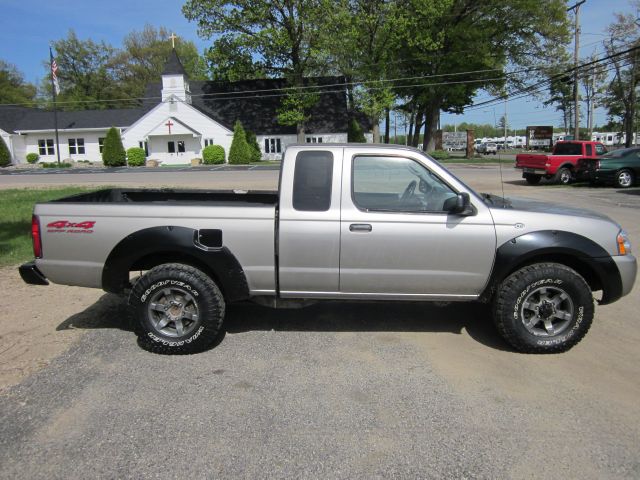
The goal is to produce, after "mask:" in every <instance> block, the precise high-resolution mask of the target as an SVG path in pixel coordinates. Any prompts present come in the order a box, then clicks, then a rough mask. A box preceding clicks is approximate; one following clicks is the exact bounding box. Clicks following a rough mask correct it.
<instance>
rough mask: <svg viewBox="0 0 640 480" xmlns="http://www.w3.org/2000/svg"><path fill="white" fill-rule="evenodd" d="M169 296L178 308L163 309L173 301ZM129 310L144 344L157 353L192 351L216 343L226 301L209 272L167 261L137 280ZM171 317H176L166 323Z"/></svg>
mask: <svg viewBox="0 0 640 480" xmlns="http://www.w3.org/2000/svg"><path fill="white" fill-rule="evenodd" d="M169 299H170V300H171V302H173V303H175V312H174V311H173V310H172V309H171V308H169V310H168V311H163V309H164V310H167V308H164V307H166V305H167V304H169V303H171V302H170V301H169ZM154 300H155V301H154ZM129 312H130V317H131V318H130V319H131V322H132V325H133V329H134V331H135V333H136V335H138V343H139V344H140V346H141V347H142V348H144V349H146V350H149V351H151V352H154V353H162V354H190V353H197V352H201V351H203V350H206V349H207V348H209V347H211V346H212V345H213V344H214V342H215V341H216V338H217V337H218V334H219V333H220V329H221V327H222V321H223V319H224V313H225V302H224V297H223V296H222V293H221V292H220V289H219V288H218V287H217V286H216V284H215V283H214V282H213V280H212V279H211V278H210V277H209V276H208V275H206V274H205V273H203V272H202V271H200V270H198V269H197V268H194V267H191V266H189V265H183V264H180V263H167V264H163V265H159V266H157V267H154V268H152V269H151V270H149V271H148V272H147V273H146V274H145V275H143V276H142V277H141V278H140V279H139V280H138V281H137V282H136V283H135V285H134V286H133V288H132V289H131V293H130V294H129ZM172 313H175V317H173V316H171V314H172ZM194 314H195V317H196V318H195V319H194ZM183 315H184V317H183ZM169 318H172V319H174V320H172V321H169V323H165V324H164V325H163V323H164V322H166V321H167V319H169ZM185 320H186V321H185ZM178 322H179V323H180V325H181V326H182V328H181V329H178ZM172 325H173V328H172ZM161 327H162V328H161ZM173 330H175V331H173ZM180 332H182V333H183V334H182V335H180Z"/></svg>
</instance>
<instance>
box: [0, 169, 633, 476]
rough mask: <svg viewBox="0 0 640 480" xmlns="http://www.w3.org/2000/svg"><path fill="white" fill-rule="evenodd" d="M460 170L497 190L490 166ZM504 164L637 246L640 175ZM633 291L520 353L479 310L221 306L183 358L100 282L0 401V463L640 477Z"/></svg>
mask: <svg viewBox="0 0 640 480" xmlns="http://www.w3.org/2000/svg"><path fill="white" fill-rule="evenodd" d="M454 169H455V170H456V172H457V173H458V174H459V175H461V177H462V178H463V179H464V180H465V181H467V182H469V183H470V184H472V185H473V186H475V187H478V188H482V189H485V187H487V188H486V189H487V190H489V191H494V193H497V192H499V191H500V182H499V180H496V177H497V170H496V169H493V168H469V167H455V168H454ZM228 173H230V174H231V173H233V174H234V175H240V173H238V172H228ZM271 173H273V172H251V173H242V175H244V176H245V177H244V180H245V181H248V182H249V183H252V182H253V183H256V184H260V182H263V183H262V185H264V187H265V188H269V187H270V185H268V182H271V181H273V178H271V177H269V178H266V179H264V178H258V179H256V178H255V177H253V176H254V175H255V176H260V175H263V174H271ZM218 174H219V173H218V172H215V175H218ZM247 176H248V177H247ZM505 177H506V181H505V183H504V186H505V190H506V191H507V192H508V193H509V194H517V195H521V196H530V197H534V198H543V199H547V200H550V201H554V202H558V203H567V204H571V205H576V206H589V207H591V208H594V209H596V210H598V211H601V212H603V213H606V214H609V215H612V216H614V217H615V218H616V219H618V220H619V221H620V222H621V223H622V224H623V225H625V226H626V227H627V228H628V229H629V231H630V234H631V237H632V240H633V242H634V244H635V245H640V222H638V219H639V217H640V215H639V213H638V212H640V210H639V208H638V207H640V189H632V190H627V191H616V190H614V189H605V188H599V189H592V188H586V187H585V188H579V187H574V188H565V187H543V186H537V187H531V186H527V185H524V184H523V182H522V181H520V180H518V179H517V176H516V175H514V174H513V172H511V174H509V173H506V175H505ZM56 178H60V177H56ZM234 178H235V177H234ZM240 180H242V178H241V179H240ZM184 181H185V182H187V184H190V183H189V182H190V179H189V178H188V177H187V179H186V180H184ZM38 292H42V293H41V294H44V295H46V289H42V290H38ZM638 293H639V288H638V286H636V288H635V290H634V291H633V292H632V294H631V295H630V296H628V297H626V298H625V299H624V300H623V301H621V302H618V303H616V304H613V305H609V306H605V307H598V308H597V316H596V320H595V322H594V326H593V327H592V329H591V331H590V332H589V334H588V335H587V337H586V338H585V340H584V341H583V342H582V343H581V344H579V345H578V346H577V347H576V348H574V349H573V350H571V351H570V352H568V353H565V354H561V355H551V356H535V355H520V354H517V353H514V352H512V351H511V350H510V349H509V348H508V347H507V346H506V345H505V343H504V342H503V341H502V340H501V339H500V338H499V337H498V336H497V334H496V332H495V330H494V328H493V327H492V325H491V323H490V322H489V321H488V320H487V317H488V313H487V311H486V309H484V308H482V307H479V306H477V305H450V306H446V307H440V308H438V307H435V306H430V305H421V304H406V305H399V304H357V303H328V304H322V305H316V306H313V307H310V308H307V309H302V310H284V311H273V310H268V309H266V308H261V307H257V306H253V305H237V306H232V307H230V308H229V312H228V317H227V321H226V335H225V336H224V338H222V339H221V342H220V344H219V345H218V346H217V347H216V348H214V349H212V350H210V351H208V352H205V353H202V354H199V355H194V356H183V357H163V356H158V355H152V354H150V353H147V352H145V351H143V350H141V349H140V348H138V346H137V345H136V342H135V338H134V335H133V333H131V332H130V331H129V329H128V327H127V325H126V323H125V322H124V320H123V318H124V305H123V303H122V301H121V300H120V299H119V298H118V297H115V296H112V295H107V294H105V295H104V296H102V298H101V299H100V300H99V301H98V302H97V303H96V304H94V305H87V306H86V308H85V309H84V310H82V309H79V311H78V313H77V314H75V315H73V316H72V317H70V318H61V319H60V325H59V327H58V330H61V331H62V330H65V329H69V328H77V329H82V330H84V331H86V334H85V335H84V336H83V337H82V338H81V340H80V341H79V343H77V344H76V345H75V346H74V347H73V348H72V349H71V350H70V351H68V352H67V353H66V354H64V355H63V356H61V357H59V358H58V359H56V360H55V361H54V362H53V363H52V364H51V365H49V366H48V367H47V368H45V369H44V370H41V371H40V372H38V373H37V374H35V375H33V376H32V377H30V378H28V379H27V380H25V381H24V382H23V383H22V384H20V385H19V386H17V387H15V388H13V389H11V390H9V391H8V392H7V393H6V394H5V395H3V398H2V399H1V400H2V401H1V402H0V477H2V478H30V479H31V478H42V479H45V478H46V479H52V478H85V477H87V476H90V477H98V478H141V477H151V478H176V477H179V478H189V477H196V478H202V477H204V478H363V479H370V478H425V477H428V478H593V479H599V478H616V479H617V478H638V477H639V476H640V460H639V459H640V402H638V398H640V384H639V382H638V378H640V371H639V370H640V349H639V348H638V344H639V342H640V330H639V329H638V328H637V312H638V311H639V310H640V296H639V295H638Z"/></svg>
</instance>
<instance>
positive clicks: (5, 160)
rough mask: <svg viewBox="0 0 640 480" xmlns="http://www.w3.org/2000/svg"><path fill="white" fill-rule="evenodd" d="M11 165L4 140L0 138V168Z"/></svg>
mask: <svg viewBox="0 0 640 480" xmlns="http://www.w3.org/2000/svg"><path fill="white" fill-rule="evenodd" d="M10 164H11V154H10V153H9V147H7V144H6V143H4V138H2V137H0V167H6V166H7V165H10Z"/></svg>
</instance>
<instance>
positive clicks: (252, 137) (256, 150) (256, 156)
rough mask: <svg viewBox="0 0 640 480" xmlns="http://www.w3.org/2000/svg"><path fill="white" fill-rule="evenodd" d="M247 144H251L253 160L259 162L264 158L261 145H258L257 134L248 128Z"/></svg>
mask: <svg viewBox="0 0 640 480" xmlns="http://www.w3.org/2000/svg"><path fill="white" fill-rule="evenodd" d="M245 133H246V137H247V145H249V149H250V150H251V161H252V162H259V161H260V160H262V151H261V150H260V145H258V139H257V137H256V134H255V133H253V132H250V131H249V130H247V131H246V132H245Z"/></svg>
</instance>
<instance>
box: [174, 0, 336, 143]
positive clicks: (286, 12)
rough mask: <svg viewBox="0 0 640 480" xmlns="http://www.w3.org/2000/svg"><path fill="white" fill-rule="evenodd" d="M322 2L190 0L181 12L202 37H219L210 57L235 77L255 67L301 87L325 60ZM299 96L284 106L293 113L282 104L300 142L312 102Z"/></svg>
mask: <svg viewBox="0 0 640 480" xmlns="http://www.w3.org/2000/svg"><path fill="white" fill-rule="evenodd" d="M321 4H322V1H321V0H287V1H285V2H280V1H278V2H265V1H263V0H243V1H238V0H188V1H187V2H186V3H185V5H184V6H183V7H182V12H183V14H184V15H185V17H186V18H187V19H188V20H191V21H195V22H197V24H198V34H199V35H200V37H202V38H206V39H210V38H212V39H214V40H213V44H212V46H211V48H210V49H209V53H208V56H209V58H214V59H217V60H218V61H219V62H220V63H221V64H222V65H223V68H224V70H225V71H226V72H227V75H229V76H230V77H231V78H232V79H238V75H239V74H240V73H242V72H245V73H246V72H248V73H249V74H250V73H251V70H252V69H253V70H254V71H256V72H264V73H265V74H267V75H273V76H276V77H285V78H287V79H288V81H289V85H290V86H292V87H294V88H298V89H299V88H300V87H303V86H304V79H305V78H306V77H309V76H311V75H312V74H317V73H318V72H319V71H320V70H321V68H320V66H321V65H323V64H324V61H325V59H324V56H323V54H322V51H321V49H320V40H321V33H322V32H323V30H324V28H325V27H326V26H327V25H326V23H325V21H324V20H325V18H324V14H325V13H326V12H324V10H323V9H321V8H319V7H320V6H321ZM292 93H299V92H298V91H295V90H294V91H293V92H292ZM287 98H288V97H284V99H285V100H286V99H287ZM294 100H295V101H289V104H284V105H283V108H287V107H290V108H291V109H292V110H293V114H292V115H287V114H286V112H284V111H283V109H282V108H281V110H280V111H279V116H278V118H279V121H281V122H292V121H295V122H296V131H297V135H298V141H300V142H303V141H304V137H305V125H304V124H305V119H306V115H305V111H308V108H309V106H308V105H307V104H304V103H303V102H301V101H300V99H299V98H298V99H294ZM301 110H302V115H301V114H300V112H301ZM285 124H288V123H285Z"/></svg>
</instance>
